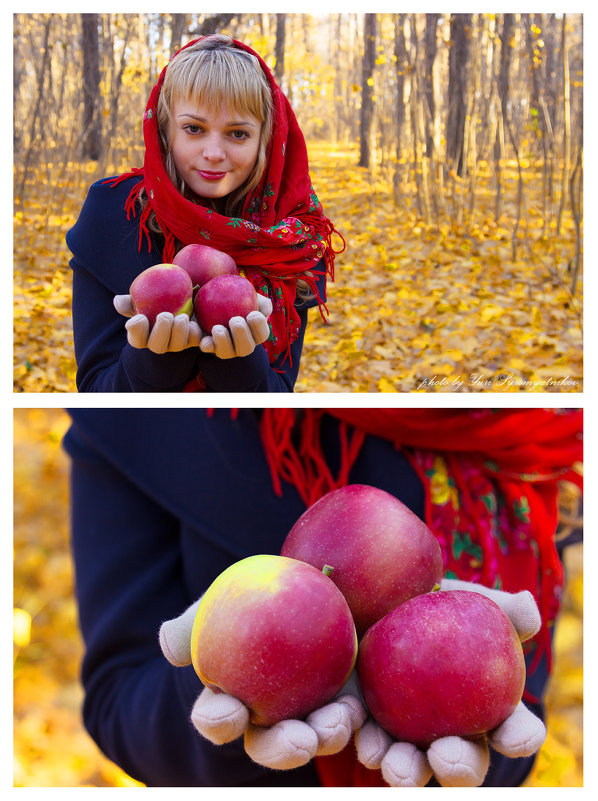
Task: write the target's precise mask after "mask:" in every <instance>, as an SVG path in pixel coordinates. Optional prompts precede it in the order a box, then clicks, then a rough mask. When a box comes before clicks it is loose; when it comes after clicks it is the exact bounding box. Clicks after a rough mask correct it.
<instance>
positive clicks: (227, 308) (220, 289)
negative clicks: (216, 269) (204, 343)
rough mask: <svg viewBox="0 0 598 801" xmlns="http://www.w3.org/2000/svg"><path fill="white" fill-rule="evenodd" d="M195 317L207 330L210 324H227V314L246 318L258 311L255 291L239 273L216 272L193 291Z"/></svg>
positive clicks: (207, 330)
mask: <svg viewBox="0 0 598 801" xmlns="http://www.w3.org/2000/svg"><path fill="white" fill-rule="evenodd" d="M193 303H194V308H195V316H196V317H197V322H198V323H199V325H200V326H201V328H202V329H203V331H206V332H208V333H210V332H211V331H212V328H213V326H215V325H225V326H228V323H229V320H230V319H231V317H243V318H245V317H247V315H248V314H249V312H252V311H257V310H258V303H257V292H256V291H255V289H254V288H253V284H252V283H251V282H250V281H248V280H247V278H244V277H243V276H242V275H217V276H216V277H215V278H212V279H211V280H210V281H208V282H207V284H204V285H203V286H201V287H200V288H199V289H198V290H197V292H196V293H195V300H194V302H193Z"/></svg>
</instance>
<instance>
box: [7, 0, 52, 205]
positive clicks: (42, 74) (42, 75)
mask: <svg viewBox="0 0 598 801" xmlns="http://www.w3.org/2000/svg"><path fill="white" fill-rule="evenodd" d="M52 17H53V15H52V14H47V15H46V19H45V20H44V38H43V42H44V43H43V48H42V49H43V54H44V55H43V59H42V65H41V68H40V70H39V73H38V83H37V98H36V101H35V108H34V109H33V112H32V113H31V126H30V128H29V142H28V144H27V151H26V153H25V158H24V163H23V173H22V176H21V181H20V184H19V188H18V190H17V192H16V193H15V201H16V202H17V203H21V202H22V200H23V192H24V189H25V184H26V182H27V172H28V171H29V162H30V160H31V154H32V153H33V147H34V144H35V138H36V135H35V126H36V124H37V121H38V118H39V110H40V107H41V102H42V98H43V94H44V82H45V79H46V71H47V69H48V65H49V62H50V48H49V46H48V44H49V40H50V27H51V25H52Z"/></svg>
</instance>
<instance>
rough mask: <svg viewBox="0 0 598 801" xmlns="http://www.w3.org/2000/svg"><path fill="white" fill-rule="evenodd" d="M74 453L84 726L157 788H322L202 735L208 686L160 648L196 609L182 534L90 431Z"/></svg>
mask: <svg viewBox="0 0 598 801" xmlns="http://www.w3.org/2000/svg"><path fill="white" fill-rule="evenodd" d="M65 448H66V450H67V451H68V453H69V455H70V457H71V460H72V471H71V476H72V478H71V498H72V501H71V508H72V512H71V515H72V523H71V529H72V549H73V555H74V563H75V577H76V592H77V600H78V609H79V621H80V628H81V631H82V634H83V638H84V643H85V657H84V661H83V666H82V683H83V686H84V691H85V701H84V708H83V717H84V723H85V726H86V728H87V730H88V731H89V733H90V735H91V737H92V738H93V740H94V741H95V742H96V743H97V745H98V746H99V748H100V749H101V750H102V751H103V753H104V754H105V755H106V756H107V757H108V758H109V759H111V760H112V761H114V762H115V763H116V764H118V765H119V766H120V767H121V768H122V769H123V770H124V771H126V773H127V774H129V775H130V776H132V777H133V778H135V779H136V780H138V781H140V782H143V783H144V784H146V785H148V786H172V787H181V786H247V785H259V786H266V785H275V786H276V785H284V784H292V785H299V786H300V785H303V784H308V785H312V786H313V785H314V784H317V779H316V777H315V773H314V768H313V766H306V767H305V768H302V769H299V770H297V771H283V772H278V771H268V770H266V769H265V768H263V767H261V766H259V765H257V764H256V763H254V762H252V761H251V760H250V759H249V757H247V755H246V754H245V751H244V749H243V742H242V740H236V741H235V742H233V743H230V744H228V745H223V746H218V747H217V746H213V745H212V744H211V743H209V742H208V741H207V740H205V739H204V738H202V737H201V736H200V735H199V734H198V733H197V732H196V731H195V729H194V728H193V727H192V724H191V722H190V713H191V708H192V705H193V703H194V701H195V699H196V698H197V695H198V694H199V692H200V691H201V689H202V685H201V684H200V682H199V679H198V678H197V676H196V675H195V673H194V671H193V669H192V668H191V667H187V668H175V667H173V666H171V665H170V664H169V663H168V662H167V661H166V659H165V658H164V657H163V656H162V653H161V651H160V647H159V641H158V630H159V626H160V624H161V622H162V621H163V620H164V619H168V618H169V617H174V616H176V615H178V614H180V613H181V612H182V611H183V610H184V609H185V608H186V607H187V606H188V604H189V603H191V601H192V600H194V599H190V598H188V597H186V593H185V589H184V588H185V586H186V585H185V581H184V577H183V572H182V560H181V550H180V543H179V522H178V520H177V518H176V517H175V516H174V515H172V514H171V513H170V512H169V511H167V510H166V508H165V507H164V506H162V505H161V504H159V503H158V502H157V501H155V500H154V499H153V498H152V497H150V496H149V495H148V494H146V493H145V492H144V491H143V490H142V489H141V488H140V486H138V485H137V484H136V483H135V482H134V481H133V480H132V479H129V478H128V477H127V476H126V475H124V474H123V472H122V471H121V470H119V469H117V468H116V466H115V464H114V463H113V462H112V461H111V460H110V459H108V458H107V457H105V456H104V455H103V454H102V453H100V449H99V448H98V447H96V446H95V445H94V444H93V441H92V440H91V439H90V437H89V432H88V431H86V432H85V433H83V431H82V430H81V428H80V427H78V426H77V425H76V424H74V425H73V426H72V427H71V429H70V431H69V433H68V434H67V437H66V439H65ZM201 500H202V499H201V498H200V497H198V502H201ZM204 501H205V502H207V499H204ZM198 549H199V556H201V546H200V545H198ZM206 558H208V557H206Z"/></svg>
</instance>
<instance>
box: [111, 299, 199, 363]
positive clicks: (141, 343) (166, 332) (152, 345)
mask: <svg viewBox="0 0 598 801" xmlns="http://www.w3.org/2000/svg"><path fill="white" fill-rule="evenodd" d="M114 308H115V309H116V311H117V312H118V313H119V314H122V315H123V317H128V318H129V319H128V320H127V322H126V323H125V328H126V329H127V341H128V343H129V344H130V345H132V347H134V348H148V349H149V350H151V351H152V352H153V353H158V354H161V353H175V352H177V351H181V350H185V349H186V348H197V347H199V343H200V341H201V329H200V327H199V325H198V324H197V322H196V321H195V320H190V319H189V316H188V315H187V314H177V315H176V316H175V315H173V314H171V313H170V312H160V314H159V315H158V316H157V317H156V322H155V323H154V325H153V327H152V328H151V330H150V324H149V320H148V319H147V317H146V316H145V315H143V314H135V310H134V309H133V305H132V303H131V296H130V295H115V297H114Z"/></svg>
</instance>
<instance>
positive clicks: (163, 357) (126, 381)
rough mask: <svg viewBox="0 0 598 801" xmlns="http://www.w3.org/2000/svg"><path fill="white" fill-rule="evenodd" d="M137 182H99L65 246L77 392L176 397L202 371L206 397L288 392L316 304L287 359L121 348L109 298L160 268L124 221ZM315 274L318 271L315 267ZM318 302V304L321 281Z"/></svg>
mask: <svg viewBox="0 0 598 801" xmlns="http://www.w3.org/2000/svg"><path fill="white" fill-rule="evenodd" d="M136 180H137V179H135V178H128V179H126V180H124V181H122V182H121V183H120V184H117V185H116V186H115V187H111V186H109V185H108V184H106V183H104V182H103V181H98V182H96V183H95V184H93V185H92V186H91V188H90V190H89V193H88V195H87V198H86V200H85V203H84V204H83V208H82V209H81V213H80V215H79V218H78V220H77V222H76V223H75V225H74V226H73V227H72V228H71V229H70V230H69V231H68V233H67V235H66V242H67V245H68V247H69V248H70V250H71V252H72V253H73V258H72V259H71V262H70V264H71V267H72V270H73V304H72V315H73V334H74V345H75V358H76V361H77V389H78V390H79V392H181V391H182V390H183V389H184V388H185V386H186V385H187V383H188V382H189V381H191V380H192V379H194V378H195V377H196V375H197V373H198V371H201V374H202V376H203V379H204V381H205V382H206V384H207V389H208V391H212V392H292V391H293V387H294V385H295V381H296V380H297V374H298V372H299V365H300V361H301V352H302V350H303V339H304V335H305V327H306V324H307V310H308V309H309V308H310V307H311V306H314V305H317V304H316V301H315V300H311V301H307V302H304V303H301V302H298V303H297V304H296V308H297V311H298V314H299V316H300V322H301V328H300V333H299V336H298V338H297V339H296V340H295V342H294V343H293V344H292V346H291V351H290V357H289V356H286V355H285V354H283V355H281V356H280V357H279V358H278V359H277V360H276V361H275V362H274V363H273V364H270V363H269V361H268V356H267V354H266V351H265V349H264V348H263V347H261V346H259V347H257V348H256V349H255V350H254V352H253V353H252V354H250V355H249V356H245V357H242V358H239V357H238V358H235V359H219V358H218V357H217V356H214V355H213V354H206V353H202V352H201V351H200V350H199V348H188V349H186V350H184V351H181V352H179V353H164V354H155V353H152V352H151V351H150V350H148V349H147V348H143V349H140V348H133V347H132V346H131V345H129V344H128V343H127V336H126V330H125V322H126V320H125V318H124V317H122V316H121V315H120V314H118V312H117V311H116V310H115V308H114V305H113V298H114V296H115V295H124V294H127V293H128V291H129V287H130V285H131V283H132V282H133V280H134V278H135V277H136V276H137V275H139V273H140V272H142V271H143V270H145V269H146V268H148V267H151V266H152V265H153V264H159V263H160V262H161V261H162V255H161V251H160V249H159V248H158V246H157V244H156V242H155V241H153V244H152V247H151V249H150V250H148V246H147V242H146V239H145V237H144V239H143V242H142V245H141V249H139V213H138V214H137V217H134V216H131V218H130V219H129V220H127V215H126V213H125V211H124V205H125V201H126V199H127V197H128V195H129V192H130V191H131V187H132V186H133V184H134V183H135V181H136ZM318 269H323V266H322V265H318ZM319 282H320V286H319V290H320V295H321V297H322V299H325V286H324V283H325V282H324V279H323V277H322V278H320V279H319Z"/></svg>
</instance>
